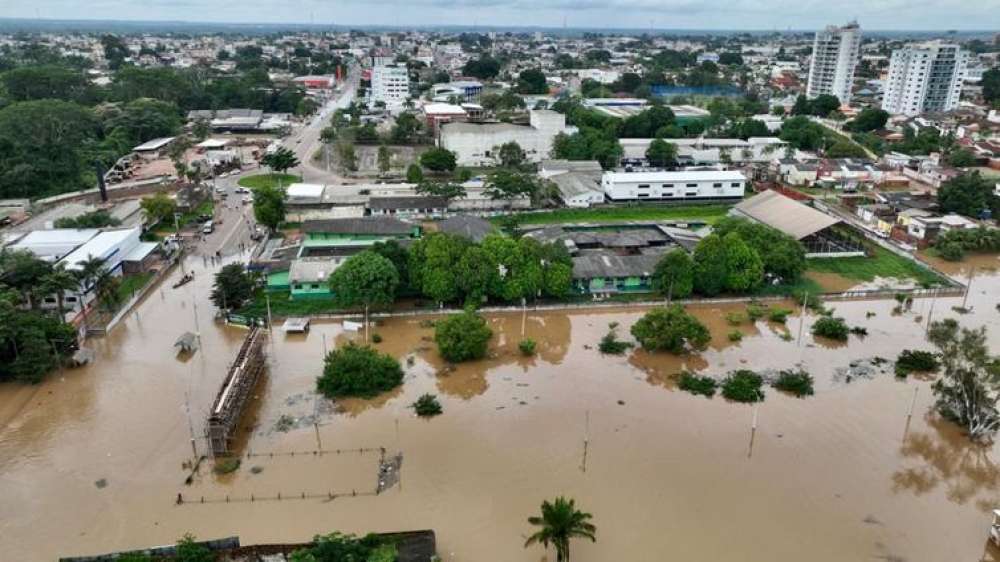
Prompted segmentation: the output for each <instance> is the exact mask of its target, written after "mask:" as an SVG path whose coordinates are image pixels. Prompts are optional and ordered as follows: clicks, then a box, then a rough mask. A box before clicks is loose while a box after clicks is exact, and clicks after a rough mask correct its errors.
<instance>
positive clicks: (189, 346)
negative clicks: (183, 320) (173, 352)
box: [174, 332, 198, 353]
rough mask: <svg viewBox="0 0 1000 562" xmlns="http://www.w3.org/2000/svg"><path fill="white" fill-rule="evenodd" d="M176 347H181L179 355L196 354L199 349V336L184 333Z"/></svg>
mask: <svg viewBox="0 0 1000 562" xmlns="http://www.w3.org/2000/svg"><path fill="white" fill-rule="evenodd" d="M174 347H179V348H180V351H179V353H194V351H195V350H196V349H198V336H196V335H194V334H192V333H191V332H184V333H183V334H181V337H179V338H177V341H176V342H174Z"/></svg>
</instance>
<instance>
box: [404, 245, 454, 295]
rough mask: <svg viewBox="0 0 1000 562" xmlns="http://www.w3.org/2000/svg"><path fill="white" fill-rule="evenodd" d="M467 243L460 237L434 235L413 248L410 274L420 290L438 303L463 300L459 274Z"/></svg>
mask: <svg viewBox="0 0 1000 562" xmlns="http://www.w3.org/2000/svg"><path fill="white" fill-rule="evenodd" d="M466 244H467V243H466V241H465V240H464V239H462V238H459V237H458V236H454V235H451V234H447V233H443V232H434V233H431V234H429V235H427V236H426V237H424V238H422V239H421V240H419V241H417V242H416V243H415V244H413V245H412V246H411V247H410V272H411V278H412V279H413V282H414V283H416V284H418V286H419V287H420V291H421V292H422V293H423V294H424V295H425V296H427V297H429V298H432V299H434V300H435V301H437V302H441V303H444V302H454V301H455V300H457V299H458V297H459V286H458V279H457V273H456V266H457V265H458V261H459V260H460V259H461V258H462V254H463V252H464V251H465V246H466Z"/></svg>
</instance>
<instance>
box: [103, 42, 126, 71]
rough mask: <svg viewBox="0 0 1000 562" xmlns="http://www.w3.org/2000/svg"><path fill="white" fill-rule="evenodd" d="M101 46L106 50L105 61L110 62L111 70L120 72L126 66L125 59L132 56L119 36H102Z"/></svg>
mask: <svg viewBox="0 0 1000 562" xmlns="http://www.w3.org/2000/svg"><path fill="white" fill-rule="evenodd" d="M101 46H102V47H103V48H104V59H105V60H107V61H108V67H109V68H111V70H118V68H120V67H121V66H122V65H123V64H125V59H126V58H128V56H129V54H130V53H129V50H128V46H127V45H125V41H123V40H122V38H121V37H118V36H117V35H111V34H107V35H102V36H101Z"/></svg>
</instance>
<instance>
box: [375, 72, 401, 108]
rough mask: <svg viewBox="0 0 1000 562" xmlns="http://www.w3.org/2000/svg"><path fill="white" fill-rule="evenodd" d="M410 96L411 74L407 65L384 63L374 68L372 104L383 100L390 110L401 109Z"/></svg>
mask: <svg viewBox="0 0 1000 562" xmlns="http://www.w3.org/2000/svg"><path fill="white" fill-rule="evenodd" d="M409 98H410V75H409V74H408V73H407V72H406V65H382V66H376V67H373V68H372V90H371V101H372V104H373V105H374V104H376V103H378V102H382V103H384V104H385V106H386V108H388V109H389V110H393V109H399V108H401V107H402V106H403V102H405V101H406V100H408V99H409Z"/></svg>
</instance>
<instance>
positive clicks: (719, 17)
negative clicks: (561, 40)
mask: <svg viewBox="0 0 1000 562" xmlns="http://www.w3.org/2000/svg"><path fill="white" fill-rule="evenodd" d="M373 7H377V8H378V9H374V10H373V9H372V8H373ZM916 8H919V9H916ZM997 13H1000V0H988V1H986V2H975V3H974V2H968V1H958V0H951V1H945V2H919V3H918V5H915V4H914V3H913V2H905V1H902V0H890V1H887V2H879V3H878V5H877V7H873V6H872V4H871V3H867V2H862V1H860V0H852V1H850V2H844V3H838V4H836V5H832V4H830V3H827V2H819V1H813V0H808V1H805V2H797V1H792V0H772V1H769V2H761V1H754V0H744V1H741V2H735V3H728V2H716V1H707V2H692V1H690V0H667V1H666V2H659V1H654V0H608V1H606V2H597V1H596V0H582V1H573V0H540V1H535V2H528V1H526V0H514V1H512V2H500V1H498V0H413V1H411V2H400V1H398V0H376V1H374V2H361V1H353V0H352V1H347V2H341V3H338V4H337V5H330V4H328V3H324V2H320V1H318V0H292V1H291V2H287V3H277V2H274V1H273V0H246V1H243V2H233V1H230V0H224V1H221V2H217V3H210V4H200V3H195V2H191V1H190V0H178V1H173V0H153V1H150V2H138V1H137V0H99V1H96V2H91V3H88V4H87V5H86V7H83V6H81V5H80V4H79V3H77V2H71V1H68V0H41V1H39V2H35V3H32V4H30V5H25V4H23V3H19V4H18V5H11V6H8V7H5V8H0V18H28V19H58V20H75V19H79V20H115V21H134V22H190V23H209V24H226V23H231V24H265V25H266V24H335V25H356V26H365V25H371V26H393V27H402V28H405V27H428V26H478V27H480V28H483V29H489V28H490V27H510V26H526V21H527V22H530V25H528V26H531V27H542V28H546V27H548V28H560V27H564V26H565V27H570V28H594V29H601V28H604V29H657V30H658V29H696V30H732V31H735V30H757V31H766V30H778V31H781V30H787V29H792V30H809V29H816V28H822V27H824V26H826V25H829V24H843V23H846V22H847V21H848V20H849V19H858V20H859V22H860V23H861V25H862V26H863V27H865V28H866V29H872V30H886V31H893V30H900V31H928V30H946V29H948V30H950V29H954V30H967V31H980V30H987V29H990V28H991V27H1000V21H998V18H996V17H995V16H994V17H993V18H992V19H993V20H994V21H990V14H997ZM55 14H58V18H52V16H53V15H55Z"/></svg>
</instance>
